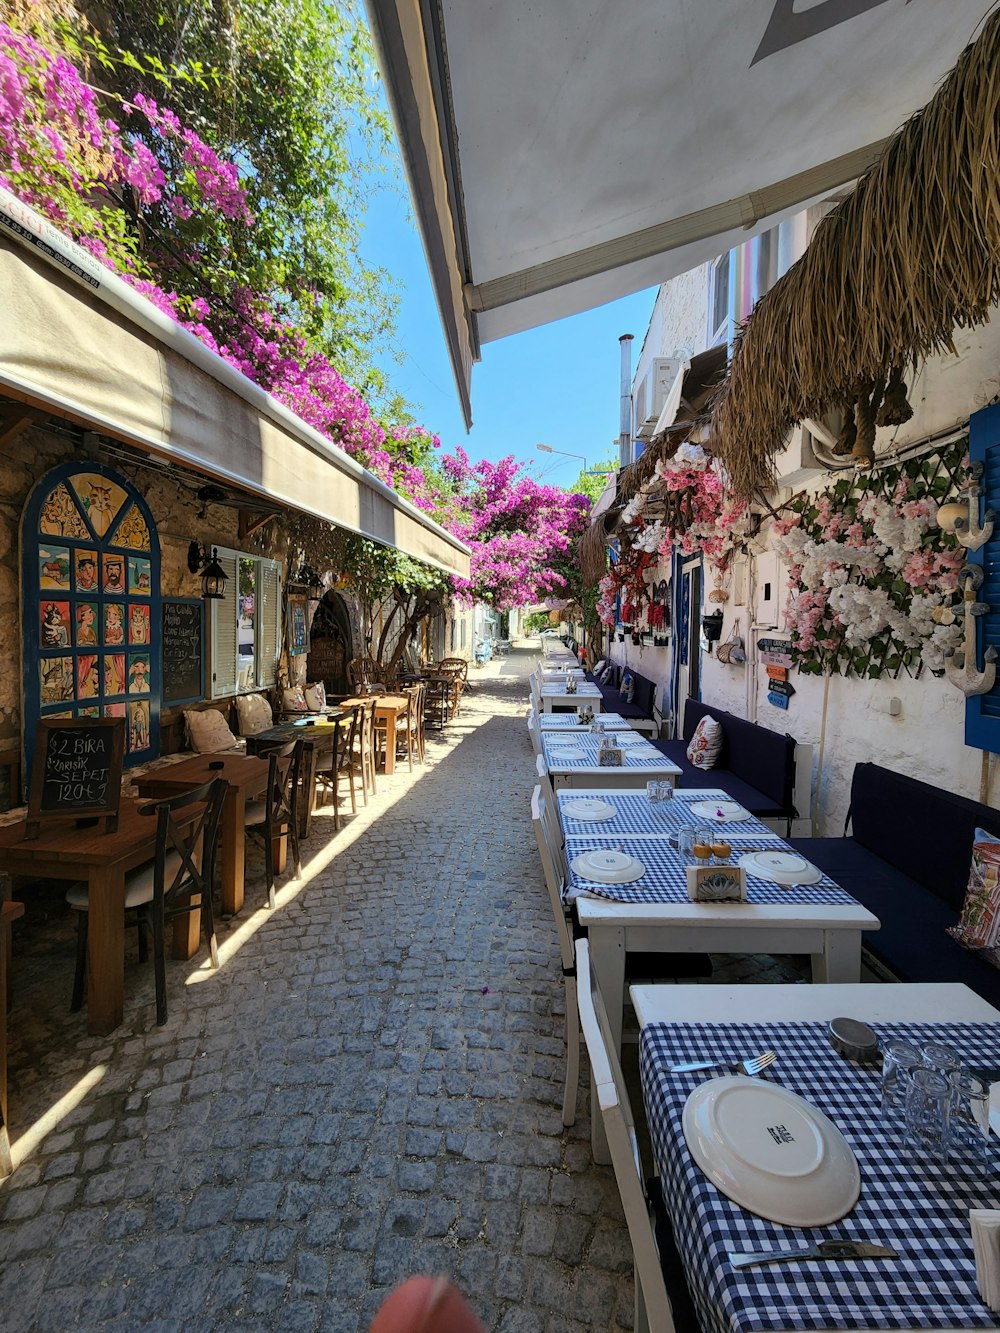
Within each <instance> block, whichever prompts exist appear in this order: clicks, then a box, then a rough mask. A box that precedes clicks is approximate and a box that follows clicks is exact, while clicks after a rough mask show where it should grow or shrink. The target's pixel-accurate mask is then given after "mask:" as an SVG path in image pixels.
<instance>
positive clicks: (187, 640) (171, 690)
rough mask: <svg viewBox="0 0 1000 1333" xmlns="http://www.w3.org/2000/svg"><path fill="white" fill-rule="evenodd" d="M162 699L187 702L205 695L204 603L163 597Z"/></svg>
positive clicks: (169, 701)
mask: <svg viewBox="0 0 1000 1333" xmlns="http://www.w3.org/2000/svg"><path fill="white" fill-rule="evenodd" d="M161 618H162V622H163V633H162V635H161V636H160V639H161V643H162V644H163V673H162V677H161V679H162V682H163V702H164V703H165V704H190V703H195V702H197V700H199V699H203V698H204V697H205V603H204V602H203V601H201V600H200V599H199V598H194V597H164V599H163V612H162V617H161Z"/></svg>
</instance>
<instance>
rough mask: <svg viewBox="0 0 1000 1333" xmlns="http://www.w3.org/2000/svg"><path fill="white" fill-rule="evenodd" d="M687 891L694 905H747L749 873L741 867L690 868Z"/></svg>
mask: <svg viewBox="0 0 1000 1333" xmlns="http://www.w3.org/2000/svg"><path fill="white" fill-rule="evenodd" d="M687 891H688V898H689V899H690V900H691V902H693V903H745V902H746V900H747V872H746V871H745V870H744V869H743V867H742V866H739V865H720V866H701V865H693V866H688V867H687Z"/></svg>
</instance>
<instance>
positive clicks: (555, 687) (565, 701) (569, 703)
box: [539, 680, 604, 713]
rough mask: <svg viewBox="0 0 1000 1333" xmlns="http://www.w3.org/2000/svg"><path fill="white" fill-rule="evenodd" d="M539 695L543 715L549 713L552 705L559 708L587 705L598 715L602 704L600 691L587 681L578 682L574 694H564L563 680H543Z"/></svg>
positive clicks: (564, 685)
mask: <svg viewBox="0 0 1000 1333" xmlns="http://www.w3.org/2000/svg"><path fill="white" fill-rule="evenodd" d="M539 694H540V695H541V700H542V712H543V713H551V712H552V708H553V705H558V706H559V707H561V708H583V707H585V706H587V705H589V706H590V707H591V708H593V710H594V712H595V713H599V712H600V711H601V708H602V706H603V703H604V696H603V695H602V694H601V691H600V689H599V688H598V687H597V686H596V685H592V684H591V682H590V681H589V680H582V681H580V683H579V685H578V686H577V688H576V693H575V694H567V693H566V682H565V681H564V680H543V681H542V684H541V688H540V690H539Z"/></svg>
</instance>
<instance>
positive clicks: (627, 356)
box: [618, 333, 632, 467]
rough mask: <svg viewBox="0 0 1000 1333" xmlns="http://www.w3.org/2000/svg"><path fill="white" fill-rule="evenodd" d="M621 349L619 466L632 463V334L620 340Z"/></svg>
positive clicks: (623, 336) (623, 335) (624, 334)
mask: <svg viewBox="0 0 1000 1333" xmlns="http://www.w3.org/2000/svg"><path fill="white" fill-rule="evenodd" d="M618 346H619V348H620V349H621V385H620V398H619V416H618V466H619V467H624V466H625V465H626V463H631V462H632V334H631V333H623V334H622V336H621V337H620V338H619V339H618Z"/></svg>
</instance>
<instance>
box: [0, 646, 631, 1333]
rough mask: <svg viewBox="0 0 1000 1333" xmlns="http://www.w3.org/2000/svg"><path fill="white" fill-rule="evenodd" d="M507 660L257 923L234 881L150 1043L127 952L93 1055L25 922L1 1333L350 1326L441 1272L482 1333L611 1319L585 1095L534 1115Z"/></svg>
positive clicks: (31, 925) (49, 905)
mask: <svg viewBox="0 0 1000 1333" xmlns="http://www.w3.org/2000/svg"><path fill="white" fill-rule="evenodd" d="M529 665H530V659H529V658H528V656H527V654H515V655H514V656H513V657H512V658H510V659H509V660H508V661H507V662H499V663H491V664H490V665H488V666H487V667H486V668H485V670H483V671H479V672H476V673H474V676H473V683H474V686H475V688H474V690H473V691H470V692H469V693H467V694H466V695H465V698H464V701H463V708H462V715H461V717H460V718H459V719H457V721H455V722H454V723H452V724H451V726H450V727H449V728H448V729H447V731H446V732H445V733H444V734H443V735H442V736H431V737H430V738H429V746H428V761H429V762H428V766H427V767H426V768H424V769H421V768H419V767H417V768H415V770H414V773H413V775H412V776H411V775H410V774H409V773H408V772H407V771H406V763H405V761H404V762H403V764H402V765H401V767H402V772H401V773H400V772H398V771H397V773H396V774H395V775H394V776H393V777H392V778H390V779H385V778H381V779H380V782H379V794H378V796H377V797H375V798H374V799H373V800H371V802H370V804H369V805H368V807H367V809H365V808H364V807H363V806H361V807H360V809H359V813H358V815H357V817H356V818H355V819H351V817H350V814H349V810H350V807H349V805H348V806H347V809H348V816H347V819H346V820H345V826H344V828H343V830H342V831H341V833H340V834H339V835H338V836H337V837H332V836H331V835H332V829H333V825H332V818H331V817H330V815H329V812H328V810H324V811H323V812H321V816H320V818H319V819H318V820H317V822H316V826H314V828H315V831H314V834H313V836H312V838H311V839H310V840H309V842H308V843H306V844H305V845H304V875H303V879H302V881H299V882H292V883H289V882H288V881H285V884H286V887H285V888H284V890H283V891H282V892H281V893H280V895H279V904H278V908H277V910H276V911H275V912H274V913H267V912H264V911H259V912H257V913H256V914H254V911H253V908H254V907H255V906H256V905H257V904H259V903H260V902H262V901H263V900H264V897H265V895H264V892H263V887H262V868H261V865H260V863H259V862H255V863H253V866H252V870H251V883H250V884H248V907H247V908H246V909H244V913H243V914H242V915H241V917H240V918H238V919H237V920H236V921H234V922H231V923H224V924H223V927H222V931H221V934H220V943H221V950H222V959H223V965H222V967H221V969H220V970H219V971H218V972H216V973H213V972H211V971H209V970H208V969H207V968H206V967H204V966H203V965H202V964H203V959H204V950H202V951H201V953H200V955H199V957H197V958H196V959H194V960H192V962H191V963H186V964H185V963H171V964H168V987H169V1006H170V1014H169V1019H168V1022H167V1025H166V1026H165V1027H164V1028H157V1027H156V1025H155V1015H154V1007H153V1003H152V1000H153V985H152V967H151V966H145V965H144V966H142V967H140V966H139V965H138V963H137V962H135V961H134V957H132V956H131V955H130V959H129V962H128V964H127V970H126V1011H125V1022H124V1024H123V1025H122V1026H121V1027H120V1028H119V1029H118V1030H117V1031H116V1032H115V1033H114V1034H113V1036H112V1037H111V1038H110V1039H109V1038H97V1037H89V1036H88V1035H87V1033H86V1027H85V1019H84V1016H83V1015H82V1014H76V1015H70V1014H69V1013H68V1004H69V994H70V985H71V980H72V966H73V963H72V958H73V953H72V950H73V934H72V929H73V923H72V922H71V921H70V920H69V912H68V910H64V909H63V908H62V892H63V891H64V889H65V886H63V888H62V889H59V890H54V891H52V892H51V893H50V894H49V895H48V896H47V898H46V899H45V905H44V908H42V907H39V906H38V905H37V904H36V905H35V907H34V908H33V910H32V911H31V913H30V914H29V917H28V919H27V920H26V921H25V922H24V923H22V924H23V925H24V930H23V931H22V932H20V934H19V935H18V940H17V943H16V946H15V958H14V980H15V995H14V1005H13V1009H12V1013H11V1017H10V1033H11V1043H12V1051H11V1073H10V1079H11V1117H12V1122H13V1127H12V1137H13V1139H14V1140H15V1145H14V1153H15V1161H20V1165H19V1166H18V1167H17V1170H16V1171H15V1173H14V1175H13V1177H12V1178H11V1179H10V1180H9V1181H8V1182H7V1183H6V1184H4V1185H0V1209H2V1217H3V1224H2V1227H0V1260H2V1261H3V1267H2V1270H0V1309H2V1310H3V1315H4V1317H3V1324H4V1328H5V1329H6V1330H9V1331H10V1333H13V1330H15V1329H45V1330H57V1329H65V1328H70V1327H82V1328H98V1327H105V1326H108V1327H115V1328H123V1329H125V1328H136V1327H139V1326H141V1327H149V1328H161V1329H172V1328H185V1329H202V1328H204V1329H210V1328H214V1327H219V1328H222V1327H225V1328H227V1329H240V1328H247V1329H250V1328H260V1329H274V1328H288V1329H290V1328H295V1329H329V1330H335V1329H337V1330H339V1329H344V1330H347V1329H357V1328H362V1329H363V1328H366V1327H367V1324H368V1321H369V1319H370V1317H371V1315H372V1314H373V1312H374V1310H375V1309H376V1307H377V1306H378V1304H379V1302H380V1301H381V1299H382V1298H383V1297H384V1295H385V1294H386V1291H387V1289H388V1288H389V1287H390V1286H392V1285H393V1284H395V1283H396V1282H397V1281H398V1280H400V1279H402V1278H403V1277H405V1276H407V1275H409V1274H410V1273H413V1272H421V1271H423V1272H445V1273H449V1274H451V1275H452V1276H453V1277H454V1279H455V1281H456V1282H457V1283H458V1285H459V1286H460V1287H461V1288H462V1290H463V1291H464V1292H466V1293H467V1295H468V1297H469V1299H470V1301H471V1302H472V1303H473V1305H474V1306H475V1307H476V1309H477V1311H478V1312H479V1314H480V1317H481V1318H482V1320H483V1322H484V1324H485V1325H486V1327H487V1328H491V1329H504V1330H510V1331H511V1333H513V1331H514V1330H534V1329H539V1330H541V1329H545V1330H553V1331H555V1330H563V1329H565V1330H569V1329H575V1328H581V1327H583V1326H585V1325H586V1326H590V1327H596V1328H601V1329H611V1328H616V1327H628V1326H630V1325H631V1321H632V1314H631V1302H632V1282H631V1253H630V1250H629V1246H628V1240H627V1235H626V1232H625V1229H624V1224H623V1222H622V1219H621V1209H620V1206H619V1203H618V1196H617V1192H616V1189H615V1183H614V1179H613V1176H612V1174H611V1172H610V1169H603V1168H598V1167H595V1166H594V1165H593V1163H592V1161H591V1157H590V1148H589V1121H588V1120H587V1119H586V1115H585V1110H586V1100H587V1097H586V1090H585V1088H584V1089H583V1090H582V1091H581V1094H580V1111H581V1114H580V1119H579V1120H578V1122H577V1124H576V1125H575V1126H574V1127H573V1129H572V1130H569V1131H564V1130H563V1126H562V1123H561V1119H560V1113H559V1108H560V1105H561V1097H562V1076H563V1039H562V994H561V981H560V977H559V970H558V954H557V951H556V947H555V935H554V931H553V929H552V925H551V920H550V913H549V907H548V902H547V899H546V897H545V894H544V890H543V887H542V883H541V878H540V872H539V869H538V860H537V855H536V852H535V849H534V844H533V840H532V837H531V827H530V823H529V816H528V797H529V794H530V790H531V786H532V754H531V748H530V745H529V743H528V738H527V734H526V731H525V726H524V714H525V706H526V700H527V688H526V684H525V683H524V676H525V674H526V672H527V670H528V667H529ZM328 837H329V838H330V841H329V842H327V838H328ZM130 944H131V945H132V946H133V947H134V933H131V938H130ZM185 982H187V983H188V984H185ZM61 1098H65V1101H64V1102H63V1103H62V1107H61V1110H57V1111H56V1112H55V1113H54V1114H52V1111H53V1107H54V1105H55V1104H56V1103H57V1102H58V1101H59V1100H60V1099H61ZM47 1114H51V1120H50V1121H49V1122H47V1123H41V1124H40V1123H39V1122H40V1121H41V1120H42V1117H45V1116H46V1115H47ZM32 1133H33V1134H34V1138H29V1139H28V1140H27V1141H26V1139H25V1137H24V1136H25V1135H26V1134H27V1135H31V1134H32ZM18 1141H19V1142H18Z"/></svg>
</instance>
